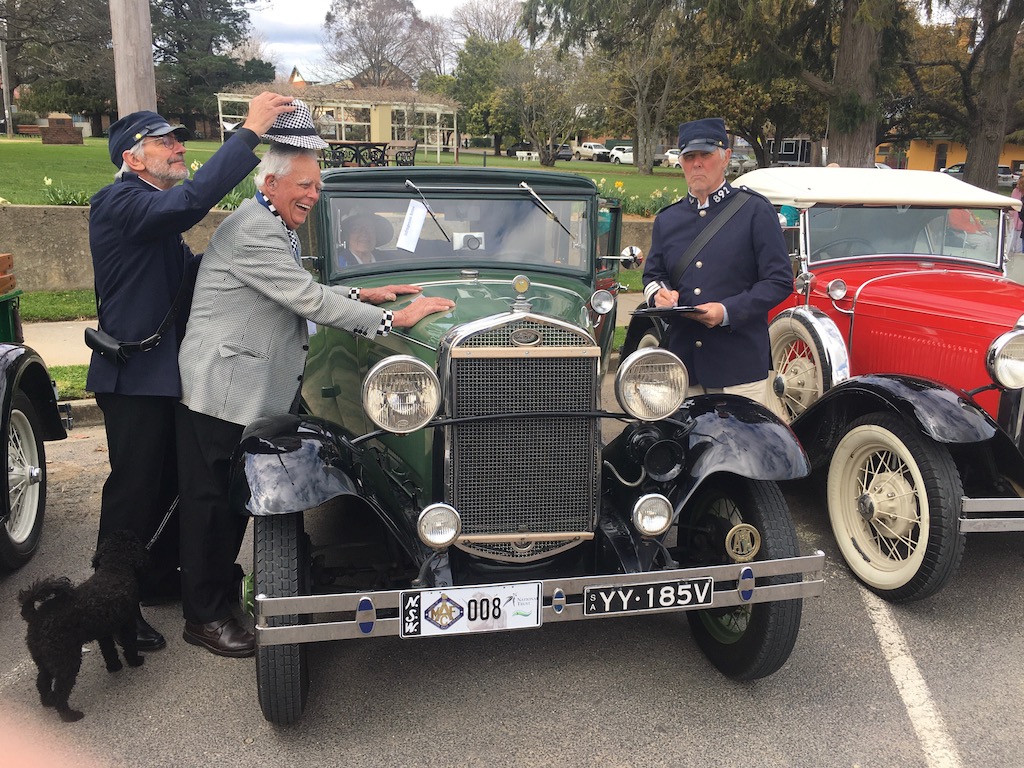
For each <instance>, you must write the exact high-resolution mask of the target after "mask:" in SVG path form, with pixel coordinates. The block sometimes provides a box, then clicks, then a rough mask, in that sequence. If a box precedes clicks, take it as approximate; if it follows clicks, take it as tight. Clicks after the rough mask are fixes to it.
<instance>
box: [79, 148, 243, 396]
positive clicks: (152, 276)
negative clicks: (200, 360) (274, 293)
mask: <svg viewBox="0 0 1024 768" xmlns="http://www.w3.org/2000/svg"><path fill="white" fill-rule="evenodd" d="M258 144H259V137H258V136H257V135H256V134H255V133H253V132H252V131H250V130H248V129H243V130H239V131H237V132H236V133H235V135H234V136H232V137H231V138H230V139H228V141H226V142H225V143H224V145H223V146H222V147H221V148H220V149H218V150H217V151H216V152H215V153H214V154H213V156H212V157H211V158H210V159H209V160H208V161H207V162H206V163H205V164H204V165H203V167H202V168H200V169H199V170H198V171H196V172H195V174H194V175H193V178H192V179H186V180H185V181H184V182H182V183H181V184H178V185H176V186H174V187H172V188H171V189H167V190H159V189H157V188H156V187H154V186H152V185H151V184H149V183H147V182H145V181H143V180H142V179H140V178H139V177H138V176H137V175H135V174H134V173H127V172H126V173H124V174H123V175H122V176H121V178H120V179H118V180H116V181H115V182H114V183H113V184H109V185H107V186H106V187H104V188H103V189H101V190H100V191H99V192H97V193H96V194H95V195H93V197H92V200H91V201H90V205H91V209H90V211H89V248H90V250H91V251H92V266H93V271H94V273H95V275H96V295H97V299H98V301H99V321H100V328H102V329H103V330H104V331H106V332H107V333H109V334H110V335H111V336H113V337H114V338H115V339H117V340H118V341H141V340H142V339H145V338H148V337H149V336H152V335H153V334H154V333H155V332H156V330H157V328H159V327H160V323H162V322H163V320H164V317H165V316H166V315H167V310H169V309H170V307H171V303H172V302H173V301H174V297H175V296H176V295H177V293H178V287H179V286H180V285H181V281H182V278H183V277H185V275H186V270H187V279H188V280H189V281H190V282H193V283H194V281H195V274H196V271H197V269H198V266H199V258H200V257H199V256H195V255H194V254H193V253H192V252H191V251H190V250H189V249H188V246H186V245H185V243H184V241H183V240H182V238H181V233H182V232H185V231H186V230H188V229H190V228H191V227H193V226H194V225H196V224H198V223H199V222H200V221H202V219H203V217H205V216H206V214H207V213H209V211H210V209H211V208H213V206H215V205H216V204H217V203H218V202H219V201H220V199H221V198H222V197H224V195H226V194H227V193H228V192H230V191H231V190H232V189H234V187H235V185H237V184H238V183H239V182H241V181H242V180H243V179H244V178H245V177H246V176H247V175H248V174H249V172H250V171H251V170H252V169H253V168H255V167H256V166H257V165H258V164H259V158H258V157H257V156H256V155H255V154H254V153H253V151H252V150H253V149H254V148H255V147H256V146H257V145H258ZM186 291H187V296H191V286H188V287H187V288H186ZM188 312H189V302H188V301H187V300H186V301H184V302H183V306H182V307H181V308H180V309H179V310H178V314H177V317H176V318H175V323H174V326H173V327H172V328H171V329H169V330H168V331H167V333H166V334H165V335H164V336H163V338H162V339H161V341H160V343H159V344H158V345H157V346H156V348H154V349H152V350H150V351H149V352H140V353H137V354H136V355H135V356H134V357H132V358H131V359H130V360H128V362H127V363H125V364H124V365H123V366H120V367H118V366H116V365H114V364H113V363H111V362H108V361H107V360H105V359H103V358H102V357H100V356H99V355H98V354H96V353H95V352H94V353H93V355H92V361H91V362H90V363H89V376H88V378H87V380H86V388H87V389H88V390H89V391H90V392H103V393H106V392H116V393H118V394H122V395H162V396H168V397H181V380H180V378H179V375H178V345H179V344H180V342H181V338H182V337H183V336H184V333H185V322H186V320H187V318H188Z"/></svg>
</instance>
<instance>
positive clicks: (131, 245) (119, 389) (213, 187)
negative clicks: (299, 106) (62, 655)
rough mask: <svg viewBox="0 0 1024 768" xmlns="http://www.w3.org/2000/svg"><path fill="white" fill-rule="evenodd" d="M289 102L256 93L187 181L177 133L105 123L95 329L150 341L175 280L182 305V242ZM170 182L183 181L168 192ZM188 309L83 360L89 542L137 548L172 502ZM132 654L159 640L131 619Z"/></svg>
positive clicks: (153, 577) (166, 543)
mask: <svg viewBox="0 0 1024 768" xmlns="http://www.w3.org/2000/svg"><path fill="white" fill-rule="evenodd" d="M291 101H292V99H291V97H287V96H281V95H279V94H274V93H262V94H260V95H259V96H256V97H255V98H253V100H252V102H251V103H250V105H249V116H248V118H247V119H246V121H245V123H244V124H243V125H242V127H241V128H240V129H239V130H238V131H237V132H236V133H235V135H234V136H232V137H231V138H230V139H228V141H227V142H225V143H224V145H223V146H222V147H220V149H218V150H217V151H216V152H215V153H214V154H213V156H212V157H211V158H210V159H209V160H208V161H207V162H206V163H205V164H204V165H203V166H202V168H200V169H199V170H198V171H196V173H195V176H194V178H192V179H189V178H188V176H189V169H188V166H186V164H185V147H184V144H183V142H184V141H186V140H187V139H188V138H189V132H188V130H187V129H186V128H185V127H183V126H180V125H171V124H170V123H168V122H167V120H165V119H164V118H162V117H160V115H158V114H156V113H155V112H148V111H143V112H133V113H132V114H130V115H127V116H125V117H122V118H121V119H120V120H118V121H117V122H115V123H114V124H113V125H111V126H110V134H109V150H110V160H111V162H113V163H114V165H115V166H116V167H117V168H119V169H120V170H119V171H118V173H117V174H116V176H115V180H114V183H113V184H110V185H108V186H106V187H104V188H103V189H101V190H100V191H99V192H97V193H96V194H95V195H94V196H93V198H92V200H91V201H90V203H91V210H90V212H89V247H90V250H91V251H92V260H93V271H94V273H95V280H96V303H97V308H98V311H99V324H100V328H101V329H102V330H103V331H105V332H106V333H108V334H109V335H111V336H113V337H114V338H115V339H117V340H118V341H122V342H133V341H140V340H142V339H146V338H148V337H150V336H152V335H153V334H154V333H156V331H157V329H158V328H159V327H160V326H161V323H162V322H163V320H164V318H165V317H166V316H167V314H168V310H169V309H170V308H171V305H172V303H173V301H174V298H175V296H176V295H177V294H178V290H179V287H181V286H182V284H183V281H185V283H184V294H185V297H186V299H188V298H190V297H191V288H192V284H193V283H194V281H195V273H196V270H197V269H198V262H199V257H198V256H196V255H195V254H193V253H192V252H191V251H190V250H189V248H188V246H187V245H185V242H184V240H183V239H182V236H181V235H182V233H183V232H185V231H186V230H188V229H189V228H191V227H192V226H193V225H195V224H197V223H198V222H199V221H201V220H202V219H203V217H204V216H206V214H207V213H209V211H210V209H211V208H212V207H213V206H214V205H216V204H217V202H218V201H220V199H221V198H222V197H223V196H224V195H226V194H227V193H228V192H230V191H231V190H232V189H233V188H234V187H235V186H236V185H237V184H238V183H239V182H241V181H242V180H244V179H245V177H246V176H247V175H248V174H249V172H250V171H252V169H253V168H255V167H256V165H257V164H258V163H259V158H258V157H257V156H256V154H255V153H254V152H253V150H254V149H255V148H256V146H257V145H258V144H259V142H260V135H261V134H263V133H264V132H265V131H266V130H267V128H269V127H270V126H271V125H272V124H273V122H274V119H275V118H276V117H277V116H278V115H279V114H282V113H285V112H290V111H292V109H293V107H292V106H291ZM179 182H183V183H181V184H179ZM188 304H189V302H188V301H187V300H186V301H183V306H181V307H180V309H179V311H178V313H177V315H176V316H175V320H174V323H173V324H172V325H171V326H170V328H169V329H168V330H167V332H166V333H165V334H164V335H163V337H162V339H161V340H160V342H159V344H157V346H156V347H154V348H153V349H151V350H149V351H146V352H140V353H137V354H135V355H134V356H132V357H131V358H130V359H129V360H127V362H125V363H123V364H121V365H118V364H116V363H112V362H110V361H108V360H107V359H105V358H103V357H101V356H100V355H99V354H98V353H94V354H93V356H92V360H91V362H90V364H89V375H88V378H87V380H86V387H87V388H88V389H89V391H91V392H95V393H96V402H97V404H98V405H99V407H100V409H101V410H102V411H103V419H104V424H105V427H106V433H107V444H108V451H109V453H108V458H109V461H110V475H109V476H108V477H107V480H106V482H105V483H104V485H103V497H102V502H101V508H100V525H99V539H100V540H102V539H104V538H105V537H106V536H108V535H109V534H110V533H112V532H113V531H116V530H120V529H129V530H132V531H134V532H135V533H136V534H137V535H138V537H139V539H140V540H141V541H142V542H144V543H145V542H148V541H150V539H151V538H152V537H153V535H154V534H155V533H156V531H157V529H158V527H159V525H160V523H161V521H162V520H163V518H164V514H165V513H166V511H167V510H168V509H169V508H170V505H171V503H172V502H173V500H174V498H175V496H176V495H177V463H176V460H175V432H174V407H175V402H176V401H177V400H178V398H180V397H181V382H180V378H179V375H178V345H179V343H180V341H181V338H182V336H183V335H184V329H185V321H186V318H187V317H188ZM177 569H178V531H177V526H176V525H172V526H171V527H170V529H169V530H167V531H165V532H164V533H163V534H162V535H161V536H160V538H159V539H158V540H157V542H156V543H155V544H154V545H153V547H152V549H151V550H150V566H149V568H148V569H147V570H146V572H145V573H144V574H142V576H141V579H140V596H141V598H142V602H143V604H147V603H155V602H158V601H161V600H166V599H174V598H175V597H176V596H177V595H178V594H179V593H180V589H181V587H180V580H179V577H178V572H177ZM136 625H137V630H138V637H139V649H140V650H157V649H159V648H162V647H164V645H165V644H166V641H165V640H164V638H163V636H162V635H161V634H160V633H159V632H157V631H156V630H154V629H153V628H152V627H151V626H150V625H149V624H148V623H147V622H146V620H145V619H144V618H143V617H142V613H141V611H140V612H139V613H138V615H137V619H136Z"/></svg>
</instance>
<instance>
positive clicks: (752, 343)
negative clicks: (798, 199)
mask: <svg viewBox="0 0 1024 768" xmlns="http://www.w3.org/2000/svg"><path fill="white" fill-rule="evenodd" d="M745 191H747V192H750V194H751V195H752V199H750V200H748V201H747V203H746V204H745V205H744V206H743V207H742V208H740V210H739V211H738V212H737V213H736V214H734V215H733V217H732V219H730V220H729V222H728V223H727V224H726V225H725V226H724V227H723V228H722V229H721V230H719V231H718V233H717V234H716V235H715V236H714V237H713V238H712V239H711V241H710V242H709V243H708V244H707V245H705V246H704V248H703V249H702V250H701V252H700V253H699V254H697V257H696V258H695V259H694V260H693V261H692V262H691V263H690V266H689V267H687V268H686V270H685V271H684V272H683V274H682V276H681V277H680V279H679V281H678V282H677V283H676V284H675V285H673V286H672V288H674V289H675V290H677V291H679V304H680V305H688V304H689V305H697V304H707V303H709V302H719V303H721V304H723V305H724V306H725V308H726V311H727V312H728V318H729V325H727V326H717V327H715V328H706V327H705V326H703V325H701V324H700V323H698V322H696V321H695V320H690V319H687V318H685V317H682V318H676V319H673V321H672V323H671V325H670V327H669V332H668V341H667V344H666V346H667V348H668V349H669V350H670V351H672V352H674V353H675V354H676V355H678V356H679V357H680V359H681V360H682V361H683V363H685V364H686V369H687V371H688V372H689V375H690V383H691V384H700V385H702V386H705V387H728V386H734V385H736V384H747V383H750V382H753V381H760V380H761V379H763V378H764V377H765V376H766V375H767V374H768V371H769V370H770V369H771V355H770V350H769V342H768V322H767V315H768V311H769V310H770V309H771V308H772V307H774V306H776V305H777V304H778V303H779V302H781V301H782V300H783V299H785V298H786V297H787V296H788V295H789V293H790V291H792V289H793V267H792V265H791V264H790V260H789V253H788V251H787V250H786V242H785V239H784V237H783V235H782V227H780V226H779V217H778V214H777V213H776V212H775V208H774V207H773V206H772V204H771V203H770V202H769V201H768V200H767V199H766V198H764V197H762V196H761V195H758V194H757V193H755V192H751V191H750V190H745ZM732 194H733V188H732V187H730V186H729V185H728V184H725V185H724V186H723V187H721V188H720V189H718V190H717V191H716V192H715V193H713V194H712V195H711V197H710V198H708V202H709V203H710V206H709V207H708V208H706V209H704V210H698V208H697V199H696V198H695V197H693V196H692V195H687V197H686V198H684V199H682V200H680V201H679V202H677V203H674V204H673V205H670V206H668V207H666V208H664V209H663V210H662V211H661V212H660V213H659V214H658V215H657V217H656V218H655V219H654V230H653V232H652V236H651V253H650V256H649V258H648V259H647V263H646V264H645V266H644V285H645V286H646V285H647V284H648V283H651V282H653V281H656V280H657V281H661V282H663V283H665V284H666V285H668V284H669V282H670V279H671V275H672V268H673V267H674V266H675V264H676V261H677V260H678V259H680V258H682V256H683V254H684V253H685V252H686V249H687V248H688V247H689V245H690V243H691V242H693V240H694V239H695V238H696V237H697V236H698V235H699V234H700V232H702V231H703V229H704V228H705V227H706V226H707V225H708V223H709V222H711V221H712V220H714V218H715V217H716V216H717V215H718V214H720V213H721V212H722V210H723V209H724V208H725V207H726V205H728V203H729V201H730V200H731V199H732Z"/></svg>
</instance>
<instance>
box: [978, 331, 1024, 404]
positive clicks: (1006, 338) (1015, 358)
mask: <svg viewBox="0 0 1024 768" xmlns="http://www.w3.org/2000/svg"><path fill="white" fill-rule="evenodd" d="M985 366H986V367H987V368H988V375H989V376H991V377H992V380H993V381H995V382H996V383H997V384H999V385H1000V386H1001V387H1005V388H1006V389H1024V330H1020V329H1019V328H1018V329H1014V330H1012V331H1007V332H1006V333H1004V334H1003V335H1002V336H1000V337H999V338H997V339H996V340H995V341H993V342H992V344H991V346H990V347H989V348H988V353H987V354H986V355H985Z"/></svg>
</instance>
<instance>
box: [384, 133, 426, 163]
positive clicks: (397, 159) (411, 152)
mask: <svg viewBox="0 0 1024 768" xmlns="http://www.w3.org/2000/svg"><path fill="white" fill-rule="evenodd" d="M418 144H419V140H418V139H417V140H416V141H392V142H389V143H388V150H387V155H388V164H389V165H391V164H392V163H393V164H394V165H416V146H417V145H418Z"/></svg>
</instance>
